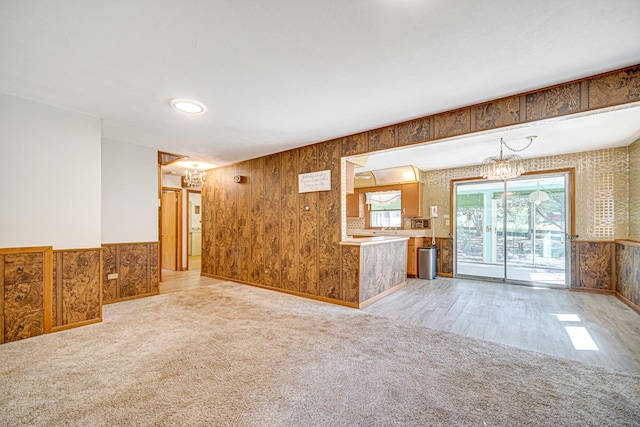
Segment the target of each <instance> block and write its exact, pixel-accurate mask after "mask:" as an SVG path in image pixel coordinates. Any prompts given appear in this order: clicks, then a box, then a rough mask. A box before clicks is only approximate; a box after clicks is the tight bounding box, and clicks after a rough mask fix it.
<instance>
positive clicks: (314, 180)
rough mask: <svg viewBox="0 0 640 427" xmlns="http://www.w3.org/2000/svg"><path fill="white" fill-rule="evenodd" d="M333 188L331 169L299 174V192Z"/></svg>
mask: <svg viewBox="0 0 640 427" xmlns="http://www.w3.org/2000/svg"><path fill="white" fill-rule="evenodd" d="M330 190H331V171H330V170H326V171H320V172H311V173H301V174H299V175H298V193H311V192H313V191H330Z"/></svg>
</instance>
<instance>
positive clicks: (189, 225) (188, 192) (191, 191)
mask: <svg viewBox="0 0 640 427" xmlns="http://www.w3.org/2000/svg"><path fill="white" fill-rule="evenodd" d="M191 194H200V195H201V196H202V190H187V230H186V233H187V270H189V249H188V248H189V247H190V246H191V242H190V241H189V240H190V238H189V233H190V230H191V212H190V211H189V208H190V205H189V202H190V201H191V200H190V198H191ZM200 209H202V203H201V204H200ZM201 212H202V210H201Z"/></svg>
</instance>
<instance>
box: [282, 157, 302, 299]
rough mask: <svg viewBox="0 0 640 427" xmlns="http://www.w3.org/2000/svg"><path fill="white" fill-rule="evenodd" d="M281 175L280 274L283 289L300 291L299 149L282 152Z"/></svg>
mask: <svg viewBox="0 0 640 427" xmlns="http://www.w3.org/2000/svg"><path fill="white" fill-rule="evenodd" d="M281 159H282V163H281V165H280V166H281V169H280V171H281V175H280V191H281V192H280V207H281V212H280V233H281V243H282V252H281V253H280V254H281V256H280V262H281V264H280V274H281V286H282V289H286V290H289V291H295V292H298V291H299V283H298V253H299V245H300V244H301V243H302V242H300V239H299V233H298V150H289V151H285V152H284V153H282V157H281Z"/></svg>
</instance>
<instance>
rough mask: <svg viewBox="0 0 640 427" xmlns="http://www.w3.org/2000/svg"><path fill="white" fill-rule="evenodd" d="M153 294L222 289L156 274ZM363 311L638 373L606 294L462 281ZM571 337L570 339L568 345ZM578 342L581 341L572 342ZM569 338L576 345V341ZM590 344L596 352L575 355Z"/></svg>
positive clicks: (620, 310)
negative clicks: (158, 277)
mask: <svg viewBox="0 0 640 427" xmlns="http://www.w3.org/2000/svg"><path fill="white" fill-rule="evenodd" d="M162 278H163V281H162V282H161V283H160V293H167V292H176V291H180V290H186V289H193V288H197V287H200V286H208V285H213V284H216V283H220V282H223V280H219V279H211V278H207V277H202V276H200V271H198V270H189V271H182V272H176V271H169V270H163V271H162ZM363 311H365V312H368V313H372V314H375V315H379V316H384V317H388V318H392V319H396V320H398V321H401V322H405V323H407V324H411V325H415V326H420V327H427V328H432V329H438V330H443V331H447V332H452V333H455V334H459V335H464V336H468V337H473V338H479V339H483V340H488V341H493V342H497V343H501V344H505V345H508V346H512V347H518V348H522V349H526V350H532V351H537V352H540V353H544V354H549V355H552V356H556V357H561V358H566V359H573V360H578V361H581V362H585V363H588V364H592V365H597V366H602V367H606V368H610V369H616V370H620V371H625V372H633V373H640V314H638V313H636V312H635V311H633V310H632V309H631V308H629V307H628V306H627V305H625V304H624V303H622V302H621V301H620V300H618V299H617V298H616V297H615V296H612V295H602V294H591V293H584V292H571V291H567V290H557V289H537V288H532V287H526V286H517V285H505V284H500V283H493V282H482V281H475V280H466V279H448V278H437V279H435V280H421V279H409V283H408V284H407V286H405V287H403V288H401V289H399V290H398V291H396V292H394V293H393V294H391V295H389V296H387V297H385V298H383V299H381V300H379V301H377V302H375V303H374V304H371V305H370V306H368V307H366V308H364V309H363ZM570 331H571V334H573V335H574V338H573V340H572V338H571V335H570ZM580 336H582V338H583V339H582V341H583V342H580V340H579V339H578V338H580ZM576 337H577V338H576ZM585 338H586V344H591V343H590V342H589V338H590V339H591V340H592V341H593V344H595V345H596V346H597V350H596V349H591V350H579V349H576V345H577V346H581V345H584V341H585Z"/></svg>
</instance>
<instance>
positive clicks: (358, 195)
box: [347, 190, 364, 218]
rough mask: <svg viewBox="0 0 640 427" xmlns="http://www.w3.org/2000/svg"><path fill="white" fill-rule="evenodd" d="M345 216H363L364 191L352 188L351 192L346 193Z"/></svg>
mask: <svg viewBox="0 0 640 427" xmlns="http://www.w3.org/2000/svg"><path fill="white" fill-rule="evenodd" d="M347 217H348V218H364V192H360V191H359V190H354V192H353V194H347Z"/></svg>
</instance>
